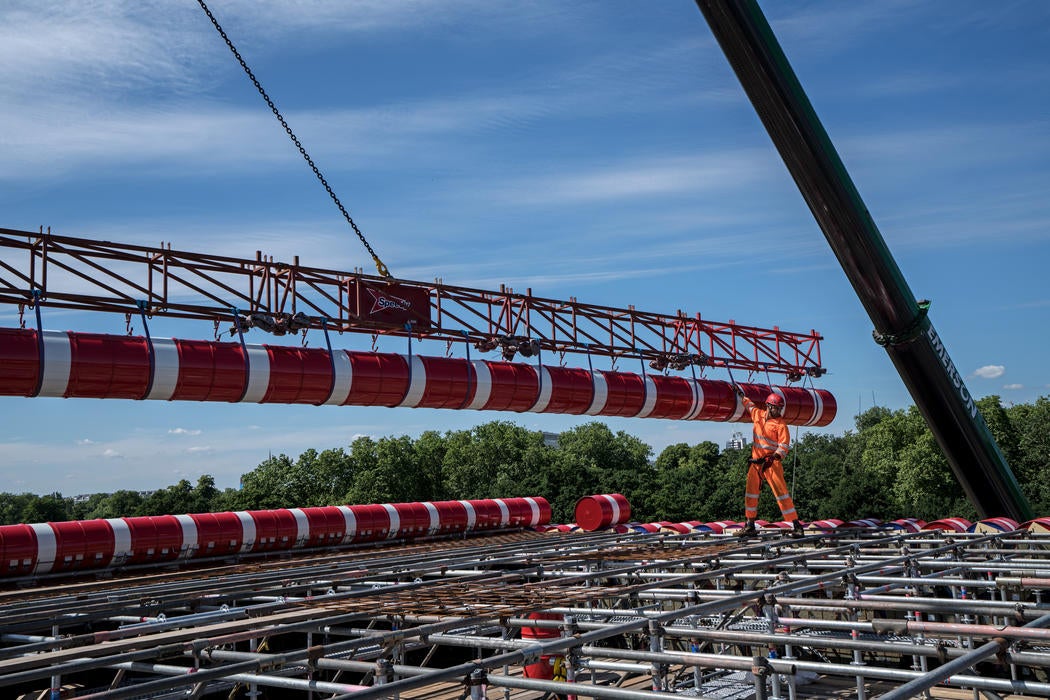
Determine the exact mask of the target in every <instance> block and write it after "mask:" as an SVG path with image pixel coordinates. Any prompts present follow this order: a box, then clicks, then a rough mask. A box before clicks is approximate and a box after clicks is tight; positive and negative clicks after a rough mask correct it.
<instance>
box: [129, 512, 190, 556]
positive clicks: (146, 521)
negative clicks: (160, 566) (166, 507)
mask: <svg viewBox="0 0 1050 700" xmlns="http://www.w3.org/2000/svg"><path fill="white" fill-rule="evenodd" d="M123 520H124V524H125V526H126V527H127V529H128V533H129V535H130V537H129V540H130V542H129V544H130V550H131V554H130V556H129V557H128V558H127V560H126V563H128V564H145V563H147V562H156V561H171V560H173V559H177V558H178V556H179V552H180V551H181V549H182V526H181V525H180V524H179V520H178V518H176V517H175V516H174V515H144V516H139V517H134V518H124V519H123ZM117 554H118V555H119V554H121V552H117Z"/></svg>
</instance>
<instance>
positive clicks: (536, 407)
mask: <svg viewBox="0 0 1050 700" xmlns="http://www.w3.org/2000/svg"><path fill="white" fill-rule="evenodd" d="M536 376H537V377H538V378H539V379H538V381H539V383H540V392H539V396H537V397H536V403H534V404H532V408H530V409H529V411H531V412H532V413H543V412H544V411H546V410H547V406H548V405H550V402H551V391H552V390H553V387H552V386H551V384H552V383H553V382H552V381H551V373H550V372H548V371H547V368H546V367H544V366H543V365H540V367H539V370H538V371H537V373H536Z"/></svg>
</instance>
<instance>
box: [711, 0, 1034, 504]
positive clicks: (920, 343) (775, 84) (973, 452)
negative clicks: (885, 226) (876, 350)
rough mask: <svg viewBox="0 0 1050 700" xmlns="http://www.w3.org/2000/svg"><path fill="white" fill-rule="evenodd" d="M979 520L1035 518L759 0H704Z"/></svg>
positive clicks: (878, 337) (757, 107) (877, 334)
mask: <svg viewBox="0 0 1050 700" xmlns="http://www.w3.org/2000/svg"><path fill="white" fill-rule="evenodd" d="M696 4H697V6H698V7H699V8H700V11H701V12H702V13H703V14H704V17H705V19H706V20H707V23H708V24H709V25H710V27H711V30H712V32H714V35H715V38H716V39H717V40H718V43H719V44H720V45H721V47H722V51H723V52H724V53H725V55H726V58H728V59H729V63H730V65H731V66H732V68H733V70H734V71H735V72H736V75H737V77H738V78H739V79H740V82H741V84H742V85H743V87H744V91H745V92H746V93H747V96H748V98H750V100H751V103H752V105H754V108H755V111H756V112H757V113H758V116H759V118H760V119H761V120H762V123H763V124H764V125H765V127H766V130H767V131H768V132H769V135H770V137H771V138H772V140H773V143H774V145H775V146H776V148H777V150H778V151H779V152H780V155H781V157H782V158H783V159H784V163H785V164H786V165H787V168H788V170H789V171H790V173H791V176H792V177H793V178H794V180H795V183H796V184H797V185H798V188H799V190H800V191H801V193H802V196H803V197H804V198H805V200H806V203H807V204H808V205H809V208H810V211H812V212H813V216H814V217H815V218H816V220H817V223H818V224H819V225H820V228H821V229H822V230H823V231H824V236H825V237H826V238H827V240H828V243H829V244H830V245H831V248H832V250H833V251H834V252H835V255H836V257H837V258H838V260H839V264H841V265H842V269H843V271H845V273H846V276H847V277H848V278H849V281H850V283H851V284H852V285H853V289H854V290H855V291H856V293H857V295H858V296H859V297H860V301H861V303H862V304H863V305H864V308H865V309H866V310H867V312H868V316H869V317H870V318H871V320H872V323H873V324H874V326H875V331H874V336H875V340H876V342H878V343H879V344H880V345H882V346H883V347H885V348H886V352H887V354H888V355H889V356H890V360H891V361H892V362H893V365H894V366H895V367H896V369H897V372H899V373H900V375H901V378H902V379H903V380H904V384H905V385H906V386H907V387H908V391H909V392H911V395H912V398H913V399H914V401H915V405H916V406H917V407H918V409H919V411H920V412H921V413H922V415H923V417H924V418H925V419H926V423H927V425H929V427H930V430H931V431H932V432H933V435H934V437H935V438H936V439H937V442H938V444H940V446H941V449H942V450H943V451H944V454H945V456H946V457H947V458H948V463H949V465H950V466H951V469H952V471H953V472H954V474H955V477H956V479H958V481H959V483H960V484H961V485H962V487H963V489H964V490H965V491H966V495H967V496H968V497H969V499H970V501H971V502H972V503H973V504H974V506H976V508H977V512H978V513H979V514H980V516H981V517H990V516H1008V517H1011V518H1014V519H1015V520H1018V521H1024V520H1028V519H1030V518H1032V517H1033V516H1032V511H1031V507H1030V506H1029V504H1028V502H1027V500H1026V499H1025V497H1024V494H1022V493H1021V489H1020V487H1019V486H1018V484H1017V479H1016V478H1015V477H1014V474H1013V472H1012V471H1011V470H1010V465H1009V464H1007V462H1006V458H1005V457H1004V456H1003V454H1002V452H1001V451H1000V450H999V446H998V445H997V444H996V442H995V438H993V437H992V434H991V431H989V429H988V426H987V424H986V423H985V422H984V419H983V418H982V417H981V414H980V412H979V411H978V410H977V405H976V403H975V402H974V399H973V397H972V396H971V395H970V392H969V391H968V390H967V388H966V385H965V383H964V382H963V379H962V377H961V376H960V374H959V372H958V370H956V368H955V365H954V363H952V360H951V358H950V357H949V356H948V351H947V349H946V348H945V347H944V343H943V342H942V341H941V339H940V336H938V334H937V331H936V330H934V328H933V324H932V323H931V322H930V319H929V318H928V317H927V313H926V311H927V308H928V306H929V303H928V302H924V301H916V300H915V297H914V296H913V295H912V293H911V290H910V289H909V288H908V283H907V282H906V281H905V279H904V276H903V275H902V274H901V271H900V268H899V267H898V266H897V263H896V261H895V260H894V259H893V256H892V255H891V254H890V251H889V249H888V248H887V246H886V242H885V241H884V240H883V238H882V234H881V233H880V232H879V229H878V227H877V226H876V225H875V222H874V221H873V220H872V218H871V215H870V214H869V213H868V210H867V208H866V207H865V206H864V201H863V200H862V199H861V197H860V194H859V193H858V192H857V188H856V187H855V186H854V184H853V181H852V180H851V179H850V176H849V173H847V172H846V168H845V166H844V165H843V164H842V161H841V160H840V159H839V156H838V153H837V152H836V151H835V148H834V146H833V145H832V143H831V139H829V138H828V135H827V132H825V131H824V127H823V125H822V124H821V123H820V119H819V118H818V117H817V114H816V112H815V111H814V110H813V106H812V105H811V104H810V102H809V99H808V98H807V97H806V93H805V92H804V91H803V89H802V85H801V84H800V83H799V81H798V78H797V77H796V76H795V73H794V71H793V70H792V69H791V65H790V64H789V63H788V60H787V57H786V56H785V55H784V52H783V50H782V49H781V48H780V44H779V43H778V42H777V40H776V37H775V36H774V34H773V30H772V29H771V28H770V27H769V23H768V22H767V21H766V18H765V17H764V16H763V14H762V11H761V10H760V9H759V7H758V4H757V2H756V1H755V0H696Z"/></svg>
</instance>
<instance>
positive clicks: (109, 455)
mask: <svg viewBox="0 0 1050 700" xmlns="http://www.w3.org/2000/svg"><path fill="white" fill-rule="evenodd" d="M102 456H103V457H105V458H106V459H124V455H122V454H120V453H119V452H117V451H116V450H114V449H113V448H112V447H107V448H106V449H105V450H103V451H102Z"/></svg>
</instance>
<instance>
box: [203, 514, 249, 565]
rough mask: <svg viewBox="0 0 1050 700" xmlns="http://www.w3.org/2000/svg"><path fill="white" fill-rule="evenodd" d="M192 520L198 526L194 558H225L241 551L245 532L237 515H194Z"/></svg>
mask: <svg viewBox="0 0 1050 700" xmlns="http://www.w3.org/2000/svg"><path fill="white" fill-rule="evenodd" d="M190 519H191V520H193V524H194V525H196V526H197V549H196V552H195V553H194V558H198V557H215V556H223V555H226V554H234V553H236V552H239V551H240V549H241V543H242V542H244V530H243V529H242V527H241V519H240V518H239V517H237V514H236V513H229V512H227V513H194V514H192V515H190Z"/></svg>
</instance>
